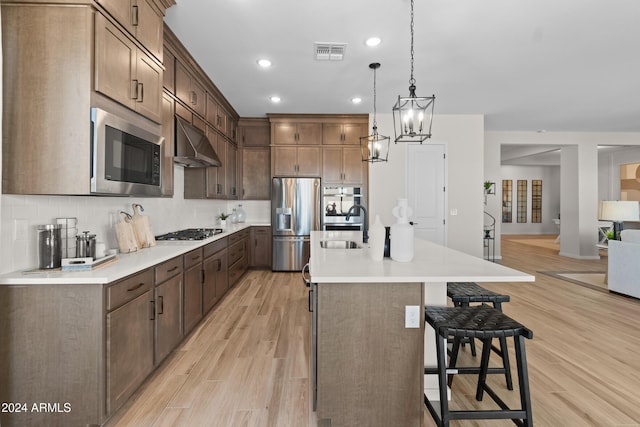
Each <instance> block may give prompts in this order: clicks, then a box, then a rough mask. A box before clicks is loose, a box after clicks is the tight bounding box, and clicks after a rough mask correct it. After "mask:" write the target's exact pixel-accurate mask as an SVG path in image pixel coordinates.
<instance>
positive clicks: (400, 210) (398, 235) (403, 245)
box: [390, 199, 413, 262]
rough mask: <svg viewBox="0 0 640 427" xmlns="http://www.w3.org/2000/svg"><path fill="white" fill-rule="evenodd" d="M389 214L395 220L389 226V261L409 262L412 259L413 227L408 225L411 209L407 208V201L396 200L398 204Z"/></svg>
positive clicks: (411, 213)
mask: <svg viewBox="0 0 640 427" xmlns="http://www.w3.org/2000/svg"><path fill="white" fill-rule="evenodd" d="M391 213H392V214H393V216H395V217H396V218H397V221H396V223H395V224H393V225H392V226H391V233H390V239H391V251H390V252H391V259H392V260H394V261H399V262H409V261H411V260H412V259H413V226H412V225H411V224H409V216H411V215H413V209H411V208H410V207H409V206H408V201H407V199H398V204H397V205H396V206H395V207H394V208H393V209H392V210H391Z"/></svg>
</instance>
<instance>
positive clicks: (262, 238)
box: [249, 227, 272, 268]
mask: <svg viewBox="0 0 640 427" xmlns="http://www.w3.org/2000/svg"><path fill="white" fill-rule="evenodd" d="M271 246H272V245H271V227H251V234H250V239H249V256H250V258H249V267H252V268H271Z"/></svg>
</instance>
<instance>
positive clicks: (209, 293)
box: [202, 239, 228, 313]
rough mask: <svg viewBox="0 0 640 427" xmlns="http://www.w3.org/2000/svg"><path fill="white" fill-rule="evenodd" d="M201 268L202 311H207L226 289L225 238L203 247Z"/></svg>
mask: <svg viewBox="0 0 640 427" xmlns="http://www.w3.org/2000/svg"><path fill="white" fill-rule="evenodd" d="M202 269H203V271H204V282H203V284H202V312H203V313H207V312H208V311H209V310H211V309H212V308H213V306H214V305H215V304H216V303H217V302H218V301H220V299H222V297H223V296H224V294H225V293H226V292H227V289H228V280H227V239H221V240H217V241H215V242H213V243H209V244H208V245H207V246H205V247H204V261H203V262H202Z"/></svg>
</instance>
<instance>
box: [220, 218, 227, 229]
mask: <svg viewBox="0 0 640 427" xmlns="http://www.w3.org/2000/svg"><path fill="white" fill-rule="evenodd" d="M220 228H222V229H223V230H224V229H225V228H227V220H226V219H221V220H220Z"/></svg>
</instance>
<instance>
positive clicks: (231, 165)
mask: <svg viewBox="0 0 640 427" xmlns="http://www.w3.org/2000/svg"><path fill="white" fill-rule="evenodd" d="M226 143H227V166H226V171H227V199H237V198H238V190H237V186H236V181H237V177H236V171H237V167H236V162H237V157H238V148H237V147H236V146H235V145H234V144H232V143H231V142H229V141H226Z"/></svg>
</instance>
